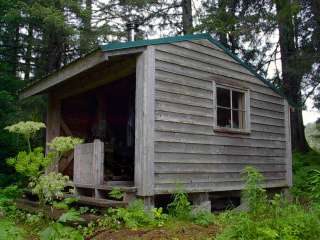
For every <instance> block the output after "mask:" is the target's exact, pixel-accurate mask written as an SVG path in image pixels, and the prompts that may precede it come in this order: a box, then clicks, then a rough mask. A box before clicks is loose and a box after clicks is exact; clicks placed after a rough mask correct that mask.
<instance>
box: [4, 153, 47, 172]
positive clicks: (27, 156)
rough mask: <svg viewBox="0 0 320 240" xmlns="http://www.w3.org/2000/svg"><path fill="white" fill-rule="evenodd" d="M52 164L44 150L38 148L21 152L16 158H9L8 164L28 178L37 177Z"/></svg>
mask: <svg viewBox="0 0 320 240" xmlns="http://www.w3.org/2000/svg"><path fill="white" fill-rule="evenodd" d="M50 163H51V159H50V158H48V157H46V156H45V155H44V153H43V148H42V147H38V148H35V149H33V151H30V152H26V151H22V152H19V153H18V155H17V156H16V157H12V158H8V159H7V164H8V165H9V166H13V167H14V168H15V170H16V171H17V172H18V173H20V174H22V175H24V176H26V177H29V178H30V177H37V176H39V175H40V174H41V173H42V172H43V171H44V169H45V168H46V167H47V166H48V165H49V164H50Z"/></svg>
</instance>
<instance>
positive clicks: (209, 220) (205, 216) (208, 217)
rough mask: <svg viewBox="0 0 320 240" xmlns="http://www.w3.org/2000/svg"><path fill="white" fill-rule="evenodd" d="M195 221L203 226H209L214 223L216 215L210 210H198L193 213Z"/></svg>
mask: <svg viewBox="0 0 320 240" xmlns="http://www.w3.org/2000/svg"><path fill="white" fill-rule="evenodd" d="M193 222H194V223H195V224H198V225H201V226H209V225H210V224H213V223H214V215H213V214H212V213H211V212H208V211H198V212H196V213H195V214H194V215H193Z"/></svg>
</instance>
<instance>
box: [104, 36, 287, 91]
mask: <svg viewBox="0 0 320 240" xmlns="http://www.w3.org/2000/svg"><path fill="white" fill-rule="evenodd" d="M200 39H206V40H208V41H209V42H211V43H212V44H214V45H216V46H217V47H219V48H221V49H222V50H223V51H224V52H225V53H226V54H228V55H229V56H230V57H232V58H233V59H234V60H236V61H237V62H238V63H239V64H241V65H242V66H243V67H245V68H246V69H248V70H249V71H250V72H251V73H252V74H253V75H254V76H256V77H257V78H258V79H259V80H261V81H262V82H263V83H265V84H266V85H267V86H269V87H270V88H271V89H272V90H273V91H274V92H276V93H277V94H279V95H281V96H282V97H284V94H283V92H282V91H281V89H279V88H277V87H276V86H275V85H273V84H272V83H271V82H270V81H268V80H267V79H265V78H264V77H262V76H261V75H260V74H258V73H257V71H256V70H255V69H254V68H253V67H252V66H251V64H249V63H246V62H244V61H242V60H241V59H240V58H239V57H238V56H236V55H235V54H233V53H232V52H231V51H230V50H229V49H227V48H226V47H225V46H223V45H222V44H221V43H220V42H219V41H217V40H215V39H214V38H213V37H212V36H211V35H210V34H208V33H203V34H190V35H184V36H175V37H166V38H158V39H150V40H137V41H132V42H112V43H109V44H105V45H101V46H100V49H101V50H102V51H112V50H121V49H128V48H136V47H144V46H150V45H159V44H168V43H174V42H182V41H190V40H200Z"/></svg>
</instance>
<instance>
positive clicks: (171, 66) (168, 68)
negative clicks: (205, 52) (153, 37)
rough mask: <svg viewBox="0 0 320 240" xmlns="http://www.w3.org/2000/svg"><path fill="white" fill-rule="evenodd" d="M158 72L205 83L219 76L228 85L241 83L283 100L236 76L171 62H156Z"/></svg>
mask: <svg viewBox="0 0 320 240" xmlns="http://www.w3.org/2000/svg"><path fill="white" fill-rule="evenodd" d="M156 71H161V72H168V73H174V74H177V75H180V76H187V77H191V78H196V79H201V80H203V81H210V82H211V81H212V80H215V78H216V77H217V76H219V77H220V78H223V79H225V80H226V83H228V82H229V81H230V80H233V81H239V82H241V83H243V84H245V86H246V87H247V88H249V89H250V90H251V91H256V92H259V93H261V94H264V95H269V96H273V97H278V98H280V99H281V97H280V96H279V95H278V94H276V93H275V92H274V91H272V90H271V89H270V88H268V87H265V86H262V85H259V84H256V82H251V81H248V80H247V79H239V78H237V77H236V76H234V77H233V78H232V77H227V76H224V75H220V74H219V73H218V72H213V71H211V72H206V71H203V70H199V69H192V68H189V67H188V66H184V65H179V64H175V63H170V62H164V61H160V60H157V61H156Z"/></svg>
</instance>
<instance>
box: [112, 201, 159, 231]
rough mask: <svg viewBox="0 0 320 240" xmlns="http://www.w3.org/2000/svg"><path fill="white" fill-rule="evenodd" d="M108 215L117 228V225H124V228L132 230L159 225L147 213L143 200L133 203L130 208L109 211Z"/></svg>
mask: <svg viewBox="0 0 320 240" xmlns="http://www.w3.org/2000/svg"><path fill="white" fill-rule="evenodd" d="M108 213H109V214H110V216H111V219H112V221H113V222H114V223H115V225H114V226H117V223H123V224H124V226H126V227H128V228H130V229H138V228H140V227H145V226H154V225H157V223H156V221H155V219H154V217H153V216H152V215H151V214H150V213H147V212H145V210H144V204H143V202H142V201H141V200H136V201H133V202H132V203H130V204H129V206H128V208H117V209H109V211H108Z"/></svg>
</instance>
